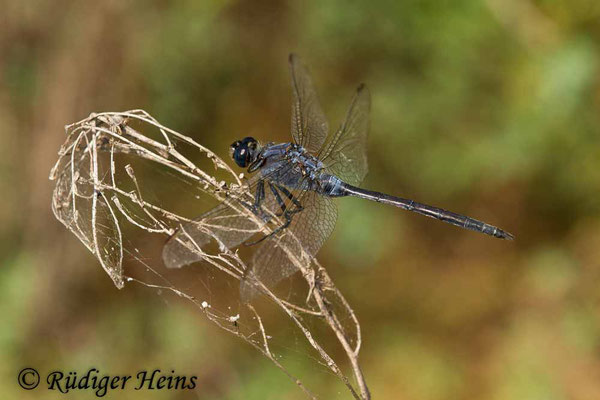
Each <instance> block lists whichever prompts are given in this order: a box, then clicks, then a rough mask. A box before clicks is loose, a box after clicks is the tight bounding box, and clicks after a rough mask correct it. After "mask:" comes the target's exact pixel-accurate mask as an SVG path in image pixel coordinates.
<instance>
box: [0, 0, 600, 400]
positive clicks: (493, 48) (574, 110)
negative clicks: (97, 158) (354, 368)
mask: <svg viewBox="0 0 600 400" xmlns="http://www.w3.org/2000/svg"><path fill="white" fill-rule="evenodd" d="M2 14H3V16H2V24H0V135H1V141H2V144H3V145H2V146H0V174H1V175H2V179H1V180H0V191H1V193H2V207H1V209H0V234H1V235H2V240H0V248H1V250H2V251H1V263H2V270H1V273H0V321H1V322H0V354H1V355H2V362H1V363H0V382H1V383H0V393H1V394H2V396H1V397H2V398H59V397H61V396H59V394H57V393H53V392H49V391H47V390H45V389H42V388H38V389H36V390H33V391H30V392H26V391H24V390H22V389H21V388H20V387H19V386H18V385H17V382H16V376H17V373H18V371H19V370H20V369H21V368H23V367H26V366H33V367H36V368H37V369H38V370H39V371H40V372H41V373H43V372H44V371H46V372H47V371H50V370H53V369H63V370H67V371H68V370H79V371H82V370H86V369H88V368H90V367H92V366H95V367H96V368H99V369H100V370H101V371H103V372H111V373H113V374H116V373H121V374H131V373H134V372H135V371H137V370H139V369H144V368H146V369H153V368H157V367H158V368H163V369H168V368H175V369H176V370H177V371H178V372H183V373H187V374H192V373H194V374H196V375H198V376H199V382H198V389H197V390H196V391H194V392H183V393H182V392H174V391H156V392H150V391H141V392H133V391H132V392H118V393H116V394H115V393H113V395H114V396H115V397H113V398H116V397H118V398H140V397H142V396H143V397H144V398H147V397H148V398H201V399H299V398H303V396H302V394H301V392H300V391H299V390H298V389H297V388H296V387H295V386H294V385H293V384H292V383H290V382H289V381H288V380H287V378H286V377H285V376H284V375H283V374H282V373H281V372H279V371H278V370H277V369H276V368H275V367H273V366H272V365H271V364H270V363H269V362H267V361H265V360H264V359H263V358H262V356H260V355H259V354H258V353H257V352H256V351H254V350H253V349H251V348H250V347H249V346H247V345H246V344H244V343H243V342H242V341H240V340H238V339H236V338H235V337H233V336H231V335H227V334H225V333H223V332H222V331H220V330H219V329H217V328H216V327H214V326H213V325H211V324H210V323H208V322H207V321H206V320H205V319H203V318H202V316H201V315H199V314H198V313H196V312H193V311H192V310H190V309H186V308H182V307H173V306H168V305H166V304H165V302H163V301H162V300H161V298H160V297H159V296H155V295H154V293H152V292H150V291H148V290H144V289H143V288H141V287H139V286H135V287H134V286H132V287H129V286H128V287H126V288H125V289H124V290H121V291H119V290H117V289H116V288H115V287H114V286H113V284H112V282H111V280H110V279H109V278H108V276H107V275H106V274H105V273H104V271H103V270H102V269H101V268H100V265H99V263H98V262H97V261H96V260H95V259H94V258H93V256H92V255H91V254H89V253H88V252H87V251H86V250H85V248H84V247H83V246H82V245H81V244H80V243H79V241H78V240H77V239H76V238H75V237H74V236H73V235H72V234H70V233H69V232H67V231H66V229H65V228H64V227H63V226H62V225H60V224H59V223H58V222H57V221H56V220H55V219H54V217H53V215H52V213H51V210H50V196H51V190H52V188H53V182H50V181H48V173H49V171H50V168H51V167H52V165H53V164H54V162H55V160H56V158H57V156H56V151H57V150H58V148H59V146H60V144H61V143H62V142H63V141H64V139H65V134H64V130H63V126H64V125H65V124H67V123H71V122H75V121H78V120H80V119H82V118H84V117H86V116H87V115H88V114H89V113H90V112H92V111H96V112H98V111H121V110H127V109H132V108H143V109H145V110H146V111H148V112H150V113H151V114H152V115H153V116H154V117H156V118H157V119H158V120H159V121H161V122H162V123H163V124H165V125H167V126H169V127H171V128H173V129H176V130H178V131H180V132H182V133H184V134H188V135H190V136H192V137H194V138H195V139H196V140H197V141H199V142H200V143H202V144H203V145H205V146H207V147H209V148H211V149H213V150H215V151H216V152H217V153H218V154H220V155H222V156H223V157H226V156H227V146H228V145H229V144H230V143H231V142H232V141H233V140H235V139H237V138H239V137H243V136H246V135H253V136H256V137H259V138H262V139H263V140H269V141H270V140H273V141H284V140H287V139H288V138H289V116H290V110H289V104H290V88H289V84H288V80H289V77H288V69H287V54H288V53H289V52H290V51H295V52H297V53H298V54H300V55H301V57H302V58H303V60H304V62H305V63H306V64H307V65H308V66H309V69H310V70H311V72H312V74H313V76H314V79H315V84H316V87H317V90H318V92H319V94H320V99H321V103H322V104H323V108H324V109H325V112H326V114H327V115H328V117H329V119H330V125H331V127H332V128H334V127H335V126H337V124H338V123H339V121H340V120H341V118H342V117H343V112H344V109H345V107H346V106H347V105H348V103H349V101H350V98H351V96H352V93H353V90H354V88H355V87H356V86H357V85H358V84H359V83H360V82H365V83H367V85H368V86H369V88H370V90H371V93H372V98H373V106H372V123H371V131H370V138H369V160H370V172H369V174H368V175H367V178H366V180H365V182H364V185H363V186H365V187H367V188H370V189H374V190H380V191H384V192H388V193H392V194H396V195H400V196H403V197H409V198H414V199H415V200H417V201H422V202H426V203H430V204H433V205H437V206H442V207H444V208H447V209H450V210H453V211H456V212H460V213H464V214H467V215H471V216H474V217H476V218H479V219H482V220H485V221H487V222H489V223H491V224H494V225H498V226H500V227H501V228H503V229H506V230H508V231H509V232H512V233H513V234H515V235H516V240H515V241H514V242H512V243H511V242H503V241H499V240H494V239H492V238H488V237H485V236H483V235H478V234H475V233H472V232H469V231H463V230H460V229H457V228H454V227H451V226H448V225H446V224H442V223H439V222H435V221H433V220H430V219H427V218H423V217H420V216H416V215H412V214H410V213H406V212H402V211H400V210H398V209H395V208H392V207H384V206H382V205H378V204H374V203H369V202H365V201H360V200H354V199H343V200H340V201H338V205H339V209H340V216H339V220H338V224H337V228H336V231H335V233H334V235H333V237H332V238H331V239H330V240H329V241H328V242H327V243H326V245H325V247H324V248H323V250H322V251H321V252H320V254H319V259H320V260H321V261H322V262H323V264H324V265H326V266H327V268H328V271H329V272H330V274H331V275H332V277H333V278H334V280H335V282H336V284H337V286H338V288H339V289H340V290H341V291H342V292H343V293H344V294H345V295H346V297H347V299H348V301H349V302H350V304H351V305H352V306H353V307H354V309H355V311H356V312H357V315H358V318H359V320H360V322H361V325H362V328H363V335H364V343H363V348H362V353H361V362H362V367H363V372H364V373H365V375H366V378H367V382H368V383H369V385H370V388H371V391H372V394H373V398H375V399H418V400H421V399H422V400H435V399H492V400H504V399H507V400H508V399H510V400H512V399H545V400H554V399H556V400H561V399H582V400H584V399H590V400H594V399H600V290H598V288H599V287H600V214H599V211H600V200H599V196H598V193H599V191H600V146H599V144H600V143H599V142H600V129H599V127H600V117H599V111H600V23H599V22H600V2H598V1H596V0H576V1H566V0H562V1H549V0H537V1H530V0H487V1H475V0H471V1H465V0H458V1H439V0H435V1H434V0H422V1H415V0H401V1H385V0H372V1H369V2H359V1H341V0H334V1H303V2H285V1H275V0H268V1H233V0H231V1H192V0H189V1H180V2H166V1H120V0H114V1H95V2H80V1H65V0H52V1H50V0H39V1H18V0H9V1H8V2H4V4H3V6H2ZM199 211H201V210H199ZM308 361H310V360H308ZM307 365H310V364H308V363H307ZM306 373H307V374H310V373H311V370H310V368H308V369H307V372H306ZM331 379H332V380H333V379H334V377H333V376H332V377H331ZM328 385H329V382H328V380H327V379H321V380H319V381H318V383H317V386H316V387H313V389H314V390H315V392H317V393H319V392H320V391H322V392H327V387H328ZM345 395H346V394H345V393H344V394H342V396H345ZM75 396H76V397H77V398H80V396H84V394H83V393H82V392H78V393H77V394H75ZM85 396H87V397H88V398H93V397H94V396H93V394H92V393H91V392H88V393H86V394H85ZM325 398H326V397H325Z"/></svg>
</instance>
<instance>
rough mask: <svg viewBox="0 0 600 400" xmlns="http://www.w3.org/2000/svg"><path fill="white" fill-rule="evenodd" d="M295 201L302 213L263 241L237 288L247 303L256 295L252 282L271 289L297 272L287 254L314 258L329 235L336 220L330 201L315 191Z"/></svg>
mask: <svg viewBox="0 0 600 400" xmlns="http://www.w3.org/2000/svg"><path fill="white" fill-rule="evenodd" d="M299 198H300V201H301V203H302V206H303V207H304V210H303V211H302V212H300V213H298V214H296V215H294V217H293V220H292V223H291V224H290V226H289V227H288V228H287V229H285V230H284V231H282V232H280V233H279V234H277V235H274V236H272V237H270V238H269V239H267V240H266V241H265V242H264V243H263V244H262V245H261V247H260V248H259V249H258V250H257V251H256V252H255V253H254V258H253V260H252V269H251V271H250V272H249V273H248V275H247V277H246V279H245V280H243V281H242V283H241V286H240V292H241V297H242V300H244V301H249V300H251V299H252V298H253V297H254V296H255V295H256V294H257V293H258V291H257V289H255V287H254V285H253V284H252V279H257V280H259V281H261V282H262V283H263V284H264V285H265V286H267V287H268V288H273V287H275V285H277V283H279V282H280V281H281V280H282V279H284V278H287V277H288V276H290V275H292V274H293V273H295V272H297V271H298V267H297V266H296V265H295V264H294V262H293V261H292V259H291V258H290V256H289V255H288V253H287V252H290V254H292V255H293V257H300V255H301V254H303V252H302V249H304V250H305V251H306V253H307V254H308V255H310V256H314V255H315V254H316V253H317V252H318V251H319V249H320V248H321V246H323V243H324V242H325V241H326V240H327V238H328V237H329V236H330V235H331V233H332V232H333V229H334V227H335V221H336V220H337V208H336V206H335V204H334V203H333V201H332V200H331V199H330V198H329V197H324V196H321V195H319V194H317V193H315V192H303V193H302V194H301V196H300V197H299ZM307 261H308V260H297V262H307ZM249 278H250V279H249Z"/></svg>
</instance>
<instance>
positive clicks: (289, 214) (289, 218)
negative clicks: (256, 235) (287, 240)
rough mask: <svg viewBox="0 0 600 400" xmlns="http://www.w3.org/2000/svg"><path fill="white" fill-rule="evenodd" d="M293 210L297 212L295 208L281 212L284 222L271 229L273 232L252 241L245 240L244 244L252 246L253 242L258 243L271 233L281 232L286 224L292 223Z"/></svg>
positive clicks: (271, 234)
mask: <svg viewBox="0 0 600 400" xmlns="http://www.w3.org/2000/svg"><path fill="white" fill-rule="evenodd" d="M294 212H297V211H296V210H294V211H292V212H290V211H288V210H286V211H284V212H283V217H284V218H285V222H284V223H283V224H281V225H280V226H278V227H277V228H275V229H274V230H273V232H271V233H269V234H268V235H265V236H263V237H261V238H260V239H258V240H256V241H254V242H250V243H248V242H246V243H244V245H246V246H254V245H255V244H258V243H260V242H262V241H263V240H265V239H268V238H270V237H271V236H273V235H276V234H278V233H279V232H281V231H282V230H284V229H285V228H287V227H288V226H290V224H291V223H292V215H293V214H294Z"/></svg>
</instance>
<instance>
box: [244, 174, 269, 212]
mask: <svg viewBox="0 0 600 400" xmlns="http://www.w3.org/2000/svg"><path fill="white" fill-rule="evenodd" d="M264 198H265V182H264V180H262V179H261V180H259V181H258V182H257V183H256V192H255V193H254V204H251V203H248V202H246V201H243V200H240V203H241V204H242V205H243V206H244V207H246V208H247V209H248V210H250V211H251V212H252V213H253V214H256V215H259V210H260V205H261V203H262V202H263V200H264Z"/></svg>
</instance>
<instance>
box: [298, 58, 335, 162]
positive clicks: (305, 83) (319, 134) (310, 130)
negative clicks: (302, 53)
mask: <svg viewBox="0 0 600 400" xmlns="http://www.w3.org/2000/svg"><path fill="white" fill-rule="evenodd" d="M289 63H290V73H291V75H292V94H293V99H292V136H293V138H294V141H295V142H296V143H297V144H300V145H301V146H302V147H304V148H305V149H306V150H308V152H309V153H311V154H317V153H318V151H319V150H320V149H321V147H322V146H323V143H325V139H326V138H327V132H328V130H329V127H328V124H327V119H326V118H325V114H323V110H322V109H321V105H320V104H319V100H318V99H317V93H316V92H315V88H314V86H313V83H312V79H311V77H310V74H309V73H308V71H307V69H306V67H305V66H304V65H302V62H301V61H300V59H299V58H298V56H297V55H295V54H290V58H289Z"/></svg>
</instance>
